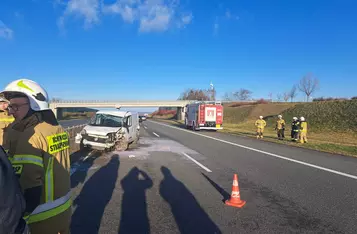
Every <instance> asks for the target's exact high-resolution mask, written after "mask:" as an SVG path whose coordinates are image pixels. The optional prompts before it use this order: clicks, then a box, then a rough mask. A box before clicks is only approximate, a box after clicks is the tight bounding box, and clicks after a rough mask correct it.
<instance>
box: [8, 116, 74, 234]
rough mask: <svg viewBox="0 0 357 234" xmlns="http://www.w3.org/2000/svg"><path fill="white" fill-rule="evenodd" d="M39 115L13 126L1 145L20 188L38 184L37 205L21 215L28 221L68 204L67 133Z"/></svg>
mask: <svg viewBox="0 0 357 234" xmlns="http://www.w3.org/2000/svg"><path fill="white" fill-rule="evenodd" d="M41 118H42V117H41V115H40V114H39V113H36V114H33V115H32V116H31V117H29V118H27V119H25V120H23V121H21V122H19V123H16V124H15V125H13V126H12V129H11V131H9V135H8V139H7V141H6V144H5V145H4V146H5V147H6V149H7V151H8V154H9V157H10V161H11V163H12V165H13V168H14V170H15V173H16V175H17V176H18V177H19V181H20V185H21V188H22V191H23V192H25V191H26V190H30V189H31V188H34V187H38V186H42V195H41V199H40V204H38V206H37V207H36V209H35V210H33V211H32V212H31V214H25V217H24V218H25V220H26V222H27V223H28V224H32V223H36V222H40V221H46V220H47V219H49V218H51V217H54V216H57V215H59V214H61V213H63V212H65V211H68V210H69V208H70V207H71V194H70V189H71V186H70V158H69V156H70V152H69V136H68V134H67V133H66V132H65V131H64V130H63V128H62V127H61V126H60V125H56V126H55V125H51V124H48V123H46V122H44V121H42V119H41ZM25 199H26V197H25ZM26 202H28V201H26ZM35 205H37V204H35ZM49 228H51V227H49ZM52 228H54V229H55V228H56V227H52Z"/></svg>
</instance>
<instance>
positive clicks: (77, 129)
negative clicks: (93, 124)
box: [64, 124, 86, 154]
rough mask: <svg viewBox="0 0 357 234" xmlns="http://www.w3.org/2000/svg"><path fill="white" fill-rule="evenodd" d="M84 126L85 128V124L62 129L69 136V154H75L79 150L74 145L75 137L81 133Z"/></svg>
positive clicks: (77, 146)
mask: <svg viewBox="0 0 357 234" xmlns="http://www.w3.org/2000/svg"><path fill="white" fill-rule="evenodd" d="M84 126H86V124H81V125H76V126H71V127H68V128H65V129H64V130H65V131H66V132H67V133H68V135H69V149H70V153H71V154H72V153H74V152H77V151H78V150H79V149H80V147H79V144H76V143H75V137H76V135H77V133H80V132H81V131H82V129H83V128H84Z"/></svg>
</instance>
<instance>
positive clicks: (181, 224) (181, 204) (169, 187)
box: [160, 167, 221, 233]
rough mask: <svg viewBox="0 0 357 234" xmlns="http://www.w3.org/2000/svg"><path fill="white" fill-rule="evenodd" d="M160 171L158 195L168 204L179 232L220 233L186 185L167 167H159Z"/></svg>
mask: <svg viewBox="0 0 357 234" xmlns="http://www.w3.org/2000/svg"><path fill="white" fill-rule="evenodd" d="M161 172H162V173H163V175H164V179H163V180H162V181H161V183H160V195H161V196H162V197H163V198H164V199H165V201H166V202H167V203H169V204H170V206H171V211H172V213H173V215H174V217H175V220H176V223H177V225H178V228H179V230H180V232H181V233H221V231H220V230H219V228H218V226H217V225H216V224H215V223H214V222H213V221H212V220H211V218H210V217H209V216H208V214H207V213H206V212H205V211H204V210H203V209H202V207H201V206H200V204H199V203H198V202H197V200H196V198H195V197H194V196H193V194H192V193H191V192H190V191H189V190H188V189H187V188H186V186H185V185H184V184H183V183H182V182H181V181H179V180H177V179H176V178H175V177H174V176H173V175H172V173H171V171H170V170H169V169H168V168H167V167H161Z"/></svg>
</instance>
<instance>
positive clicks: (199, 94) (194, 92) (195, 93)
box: [178, 89, 211, 101]
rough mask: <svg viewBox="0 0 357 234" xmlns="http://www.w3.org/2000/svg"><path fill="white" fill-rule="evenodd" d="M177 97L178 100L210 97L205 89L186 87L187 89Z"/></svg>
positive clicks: (198, 99)
mask: <svg viewBox="0 0 357 234" xmlns="http://www.w3.org/2000/svg"><path fill="white" fill-rule="evenodd" d="M178 99H179V100H197V101H209V100H210V99H211V98H210V93H209V91H207V90H203V89H188V90H186V91H184V92H183V93H182V94H181V95H180V97H179V98H178Z"/></svg>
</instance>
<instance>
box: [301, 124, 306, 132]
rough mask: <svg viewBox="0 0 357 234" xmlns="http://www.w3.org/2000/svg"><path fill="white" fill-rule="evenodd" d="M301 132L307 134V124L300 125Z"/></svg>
mask: <svg viewBox="0 0 357 234" xmlns="http://www.w3.org/2000/svg"><path fill="white" fill-rule="evenodd" d="M300 131H301V132H307V122H305V121H302V122H301V124H300Z"/></svg>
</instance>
